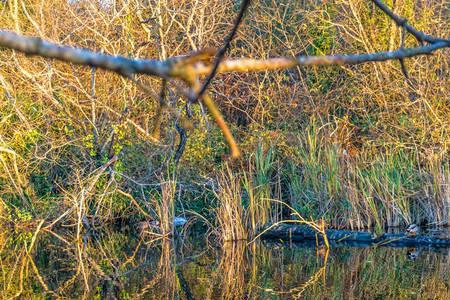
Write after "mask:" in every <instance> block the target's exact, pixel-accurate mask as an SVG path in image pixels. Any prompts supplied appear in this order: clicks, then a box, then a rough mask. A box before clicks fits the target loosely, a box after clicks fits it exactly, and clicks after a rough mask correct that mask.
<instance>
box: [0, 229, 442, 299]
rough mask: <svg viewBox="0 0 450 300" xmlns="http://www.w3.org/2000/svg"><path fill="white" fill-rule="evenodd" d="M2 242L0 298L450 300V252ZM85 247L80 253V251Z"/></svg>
mask: <svg viewBox="0 0 450 300" xmlns="http://www.w3.org/2000/svg"><path fill="white" fill-rule="evenodd" d="M69 240H71V239H69V238H67V236H66V235H64V234H62V233H59V234H56V233H42V234H41V235H40V236H39V237H38V238H37V239H36V241H35V243H34V248H33V249H34V250H33V249H30V246H31V244H32V242H33V241H32V236H31V235H25V236H23V234H17V233H13V234H9V235H8V234H7V233H3V234H2V235H1V242H2V248H1V270H2V277H1V280H0V282H1V291H0V293H1V294H0V298H1V299H8V298H14V297H16V298H17V299H331V298H332V299H411V298H413V299H449V298H450V268H449V266H450V249H430V248H416V249H407V248H389V247H379V248H367V247H348V246H336V245H334V246H333V247H332V249H330V250H329V251H327V250H325V249H322V248H319V249H317V248H316V247H315V244H314V243H313V244H311V243H295V244H290V243H278V242H267V241H261V242H257V243H253V244H250V245H247V244H246V243H244V242H240V243H229V244H225V246H223V247H221V248H217V247H214V246H212V245H210V244H209V243H208V241H206V240H205V239H204V238H202V235H201V234H198V235H196V234H192V235H191V236H190V237H189V238H184V239H175V240H168V239H166V240H164V239H163V240H159V241H157V242H152V243H148V242H146V241H145V240H143V239H142V238H140V237H138V236H135V235H131V234H128V233H127V232H122V231H110V232H103V233H101V234H99V235H98V236H97V237H96V238H93V237H91V238H89V239H85V241H84V242H81V243H82V245H81V247H80V246H79V245H78V246H77V245H76V244H72V243H70V242H68V241H69ZM80 249H81V250H80Z"/></svg>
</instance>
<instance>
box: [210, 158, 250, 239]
mask: <svg viewBox="0 0 450 300" xmlns="http://www.w3.org/2000/svg"><path fill="white" fill-rule="evenodd" d="M217 185H218V186H217V188H218V191H217V192H215V194H216V197H217V201H218V207H217V209H216V217H217V223H218V226H219V228H220V232H221V235H220V239H221V240H222V241H223V242H228V241H240V240H246V239H247V237H248V231H247V226H246V217H245V216H246V210H245V208H244V207H243V205H242V190H241V177H240V175H238V174H235V173H233V171H232V170H231V168H230V167H229V166H228V165H224V166H223V170H222V172H221V173H220V174H219V175H218V177H217Z"/></svg>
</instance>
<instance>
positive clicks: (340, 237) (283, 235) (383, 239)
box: [261, 224, 450, 247]
mask: <svg viewBox="0 0 450 300" xmlns="http://www.w3.org/2000/svg"><path fill="white" fill-rule="evenodd" d="M263 232H264V231H263ZM325 233H326V235H327V238H328V240H329V241H331V242H333V243H334V244H335V243H352V244H355V243H360V244H364V245H374V246H375V245H379V246H384V245H389V246H394V247H414V246H432V247H450V232H445V231H439V232H438V233H439V234H436V233H437V231H434V232H430V233H424V234H421V235H417V236H409V235H407V234H405V233H384V234H382V235H379V236H376V235H375V234H374V233H371V232H368V231H352V230H339V229H327V230H326V231H325ZM261 237H262V238H264V239H279V240H287V241H294V242H300V241H307V240H318V241H323V238H322V236H321V234H318V233H317V232H316V231H315V230H314V229H312V228H311V227H309V226H307V225H293V224H279V225H276V226H274V227H272V228H270V229H269V230H266V231H265V232H264V233H263V234H262V235H261Z"/></svg>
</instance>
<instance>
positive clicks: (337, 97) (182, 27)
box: [0, 0, 450, 239]
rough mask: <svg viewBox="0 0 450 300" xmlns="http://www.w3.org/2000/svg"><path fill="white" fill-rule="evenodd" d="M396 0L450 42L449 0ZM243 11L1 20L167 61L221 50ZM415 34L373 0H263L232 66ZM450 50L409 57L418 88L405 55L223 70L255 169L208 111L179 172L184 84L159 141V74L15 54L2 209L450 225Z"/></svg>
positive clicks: (222, 82)
mask: <svg viewBox="0 0 450 300" xmlns="http://www.w3.org/2000/svg"><path fill="white" fill-rule="evenodd" d="M387 4H388V5H390V7H393V10H394V11H395V12H396V13H397V14H399V15H402V16H404V17H406V18H407V19H409V20H410V21H411V23H413V25H414V26H415V27H416V28H418V29H420V30H423V31H425V32H427V33H430V34H433V35H435V36H442V37H447V36H449V33H450V32H449V29H450V27H449V24H450V22H449V17H448V16H449V11H448V5H447V4H446V2H445V1H431V2H423V1H411V0H402V1H396V2H395V3H392V1H387ZM237 11H238V4H236V3H235V1H231V0H230V1H219V0H209V1H178V0H177V1H170V0H154V1H138V0H131V1H119V0H117V1H108V2H102V1H98V2H96V1H64V0H58V1H40V2H38V1H31V0H19V1H6V2H5V1H3V2H0V15H1V17H0V27H1V28H5V29H9V30H13V31H15V32H17V33H22V34H26V35H30V36H40V37H42V38H45V39H48V40H52V41H55V42H58V43H62V44H70V45H76V46H78V47H85V48H89V49H92V50H95V51H100V52H105V53H110V54H114V55H118V54H121V55H124V56H132V57H146V58H156V59H165V58H167V57H172V56H176V55H181V54H184V53H188V52H190V51H196V50H198V49H204V48H208V47H219V46H220V45H221V43H222V39H223V36H224V35H225V34H226V33H227V32H228V30H229V28H230V26H231V22H232V20H233V17H234V15H235V14H236V12H237ZM401 36H402V33H401V29H400V28H399V27H398V26H396V25H395V23H393V22H392V21H391V20H390V19H389V18H387V17H386V16H385V15H383V14H382V13H380V12H379V11H378V10H376V8H375V7H374V6H372V5H370V4H368V1H361V0H350V1H340V0H337V1H326V2H322V1H289V0H283V1H275V0H272V1H262V2H261V3H259V4H258V5H254V6H252V7H251V9H249V10H248V12H247V15H246V18H245V19H244V21H243V23H242V24H241V27H240V29H239V31H238V34H237V36H236V37H235V39H234V41H233V42H232V47H231V50H230V51H229V53H228V54H227V55H228V56H230V57H250V58H267V57H272V56H278V55H298V54H305V55H324V54H336V53H366V52H374V51H381V50H393V49H396V48H397V47H398V45H400V44H401V42H402V41H401V40H402V38H401ZM415 43H416V41H415V40H414V38H413V37H409V36H408V37H407V38H406V39H405V40H404V44H405V45H406V46H409V45H413V44H415ZM448 55H449V52H448V49H444V50H443V51H441V52H437V53H436V54H434V55H432V56H427V57H418V58H411V59H408V60H407V61H406V65H407V70H408V73H409V78H405V76H404V75H403V74H402V72H401V66H400V64H399V63H398V62H396V61H393V62H386V63H380V64H364V65H356V66H333V67H296V68H294V69H291V70H285V71H271V72H259V73H237V74H233V73H232V74H220V75H218V76H217V77H216V78H215V79H214V81H213V84H212V86H211V94H212V95H213V97H214V100H215V101H216V102H217V103H218V104H219V107H220V108H221V109H222V112H223V113H224V115H225V119H226V120H227V121H228V124H229V126H230V127H231V130H232V132H233V133H234V134H235V136H236V137H237V139H238V142H239V145H240V147H241V151H242V154H243V158H242V159H241V160H240V161H232V162H228V150H227V147H226V144H225V142H224V141H223V139H222V136H221V133H220V130H219V129H217V128H216V127H215V124H214V121H212V120H211V118H210V117H209V116H208V115H206V114H205V113H204V108H203V107H202V106H200V105H193V106H192V109H191V110H192V111H191V113H192V116H191V122H192V124H193V128H192V129H190V130H187V132H186V134H187V136H188V139H187V143H186V148H185V151H184V154H183V156H182V157H181V160H180V161H179V163H178V164H177V165H175V164H174V162H173V158H174V155H175V153H176V149H177V146H178V144H179V143H180V138H179V135H178V131H177V126H179V125H180V124H179V123H180V120H181V118H180V116H184V114H185V110H183V109H181V108H182V107H184V105H186V100H184V99H183V98H180V97H178V96H177V95H176V94H175V93H174V91H175V89H176V87H169V92H168V102H169V104H170V105H171V107H173V109H172V110H169V111H168V112H167V113H166V114H165V115H164V116H163V118H162V120H161V124H160V125H161V126H160V128H158V129H159V130H160V142H159V143H155V141H154V140H153V139H151V138H150V136H151V133H152V132H153V131H154V130H155V128H153V125H154V123H153V121H152V120H154V119H155V117H157V116H156V114H157V111H158V109H157V107H158V106H159V98H158V91H159V89H160V86H161V82H160V81H159V80H157V79H152V78H148V77H142V78H139V77H137V78H135V80H137V81H139V82H140V84H141V85H145V86H146V87H147V89H146V90H142V89H139V88H138V86H137V85H136V84H135V82H133V81H131V80H129V79H126V78H122V77H119V76H117V75H114V74H111V73H107V72H104V71H102V70H96V69H94V68H91V69H90V68H86V67H80V66H74V65H70V64H65V63H61V62H58V61H52V60H44V59H39V58H35V57H34V58H29V57H27V56H24V55H21V54H18V53H14V52H12V51H7V50H3V49H1V50H0V93H1V94H0V201H1V202H0V204H1V205H0V209H1V211H0V213H1V215H2V218H3V220H4V221H6V222H8V223H14V224H26V223H27V222H35V223H36V224H38V223H39V220H42V219H45V220H46V222H47V223H46V224H45V226H50V225H51V226H56V225H57V224H73V223H74V222H75V223H77V224H78V227H77V228H78V229H79V230H84V229H86V227H89V228H90V227H94V228H99V227H102V226H107V225H108V224H114V223H117V222H124V221H126V222H137V221H140V220H143V219H151V220H158V221H159V222H160V223H161V224H165V225H164V226H165V227H167V228H166V229H165V230H167V231H170V230H171V229H170V228H169V227H170V224H169V223H170V222H169V221H168V219H167V218H168V217H169V216H171V217H173V216H174V215H180V214H182V215H189V214H191V215H196V216H202V217H203V218H205V219H206V221H208V222H212V223H213V226H218V227H220V228H222V229H223V232H224V233H223V236H222V238H223V239H227V237H226V236H227V235H228V234H231V236H234V235H236V236H238V239H241V238H245V237H247V234H248V233H250V235H252V234H253V233H254V232H256V231H257V230H259V229H260V228H262V227H263V226H265V225H267V224H269V223H273V222H277V221H280V220H281V219H283V218H289V217H290V214H291V212H290V211H289V210H288V209H286V207H285V206H283V205H281V204H280V203H279V202H277V201H282V202H284V203H287V204H289V206H292V207H293V208H295V209H296V210H297V211H298V212H299V213H301V215H303V216H307V217H308V218H312V219H315V220H318V219H323V220H324V221H325V222H326V223H327V224H329V226H332V227H350V228H365V227H376V228H377V230H381V229H382V228H384V227H386V226H403V225H405V224H409V223H411V222H417V223H423V224H435V225H436V224H437V225H444V224H448V223H449V221H450V187H449V184H450V164H449V146H450V131H449V128H450V97H449V91H450V76H449V75H450V71H449V60H448ZM149 90H150V91H153V94H152V93H150V92H149ZM177 116H178V117H177ZM174 174H175V175H174ZM167 178H170V180H167ZM167 182H169V183H167ZM169 192H170V193H169ZM168 193H169V194H170V195H168ZM169 196H170V200H169V198H168V197H169ZM217 196H218V197H217ZM216 198H217V199H216ZM213 199H215V200H213ZM273 200H277V201H273ZM214 221H216V223H214ZM237 221H239V222H237ZM230 222H234V224H237V223H238V224H237V226H240V227H241V228H239V229H236V228H229V229H227V224H228V225H230ZM236 222H237V223H236ZM232 227H233V226H232ZM83 228H84V229H83ZM236 230H240V231H236Z"/></svg>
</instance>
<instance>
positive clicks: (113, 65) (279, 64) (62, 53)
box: [0, 30, 450, 80]
mask: <svg viewBox="0 0 450 300" xmlns="http://www.w3.org/2000/svg"><path fill="white" fill-rule="evenodd" d="M0 47H4V48H8V49H13V50H16V51H19V52H23V53H25V54H27V55H36V56H41V57H45V58H53V59H57V60H60V61H64V62H67V63H73V64H77V65H85V66H91V67H96V68H99V69H104V70H108V71H112V72H115V73H118V74H120V75H125V76H128V75H130V74H146V75H151V76H157V77H161V78H166V79H169V78H179V79H183V80H184V79H186V78H187V73H188V72H194V75H197V76H202V75H208V74H210V73H211V70H212V66H211V65H208V64H207V63H205V62H203V61H202V60H203V59H193V57H195V54H194V55H192V56H191V55H188V56H179V57H172V58H169V59H167V60H164V61H160V60H152V59H132V58H126V57H122V56H112V55H107V54H102V53H97V52H92V51H89V50H86V49H77V48H73V47H69V46H64V45H58V44H54V43H50V42H47V41H43V40H41V39H40V38H35V37H25V36H21V35H18V34H15V33H12V32H9V31H5V30H0ZM443 48H450V40H443V39H439V41H438V42H433V43H432V44H429V45H425V46H420V47H415V48H404V49H398V50H395V51H384V52H376V53H365V54H348V55H326V56H298V57H275V58H269V59H262V60H258V59H248V58H241V59H234V60H224V61H222V62H221V63H220V64H219V66H218V69H217V73H225V72H258V71H269V70H276V69H287V68H292V67H295V66H298V65H301V66H330V65H352V64H362V63H367V62H382V61H388V60H398V59H404V58H410V57H415V56H420V55H429V54H432V53H433V52H435V51H436V50H439V49H443ZM189 75H192V74H189ZM189 77H190V76H189Z"/></svg>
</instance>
